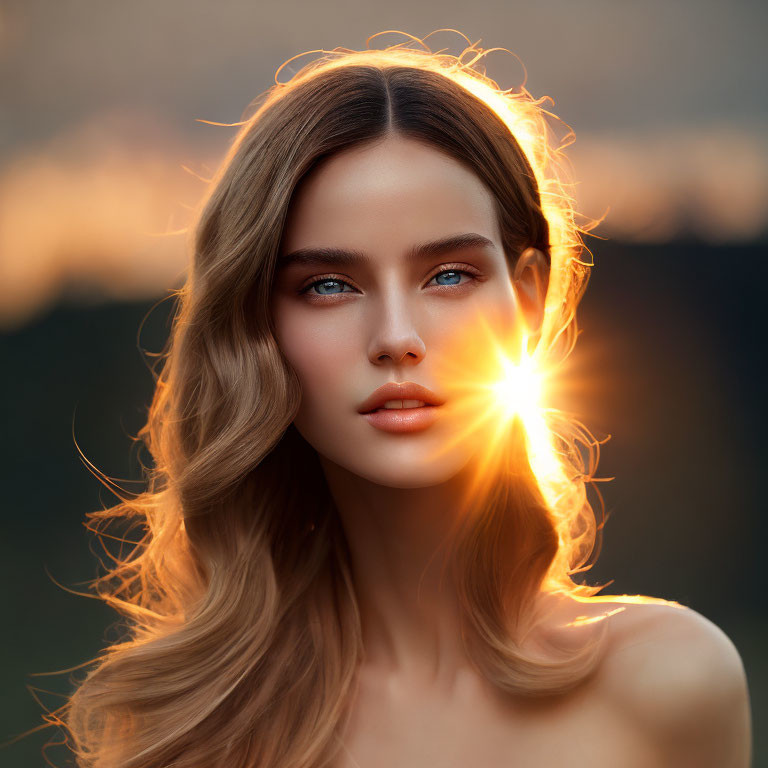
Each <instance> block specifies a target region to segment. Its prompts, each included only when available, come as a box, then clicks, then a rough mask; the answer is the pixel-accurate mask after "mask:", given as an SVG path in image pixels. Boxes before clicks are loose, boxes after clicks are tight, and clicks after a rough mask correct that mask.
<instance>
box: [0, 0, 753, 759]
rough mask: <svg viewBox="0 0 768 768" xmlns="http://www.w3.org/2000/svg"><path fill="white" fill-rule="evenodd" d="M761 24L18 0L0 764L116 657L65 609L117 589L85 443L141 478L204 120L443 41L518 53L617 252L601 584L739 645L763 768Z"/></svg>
mask: <svg viewBox="0 0 768 768" xmlns="http://www.w3.org/2000/svg"><path fill="white" fill-rule="evenodd" d="M766 22H768V6H766V5H765V4H764V3H761V2H758V0H735V1H734V2H731V3H728V4H725V3H719V2H714V1H713V0H678V2H675V3H668V2H661V1H660V0H646V2H643V3H631V2H629V1H628V0H627V1H626V2H616V1H615V2H606V1H605V0H582V2H579V3H575V2H572V1H569V0H540V1H539V2H537V3H535V4H534V3H522V2H514V1H512V0H507V1H506V2H499V0H476V2H475V3H473V4H472V6H471V7H470V5H469V4H466V3H459V2H455V0H441V1H440V2H437V0H425V2H422V3H418V4H417V3H412V2H405V0H390V2H387V3H377V4H373V3H369V2H366V1H365V0H363V1H361V0H355V2H352V1H351V0H326V1H324V2H297V1H296V0H283V1H282V2H281V3H279V4H277V3H273V2H235V1H234V0H219V1H218V2H216V3H213V2H208V3H206V2H201V1H200V0H184V1H183V2H182V0H164V2H162V3H159V2H156V1H153V2H149V1H147V0H134V1H133V2H131V3H120V2H115V1H112V2H110V1H105V2H95V1H91V2H84V1H82V0H79V1H78V0H70V1H69V2H55V1H54V0H49V1H48V2H42V0H23V1H22V0H2V1H1V2H0V95H1V97H2V98H1V101H0V330H1V332H2V336H1V337H0V365H2V371H3V375H2V377H1V378H0V387H1V388H2V390H1V396H0V408H2V426H3V437H4V439H3V441H2V446H1V447H0V468H1V469H0V471H1V472H2V473H3V477H2V487H3V489H4V490H3V502H2V503H3V517H2V525H3V536H2V544H1V546H2V551H1V555H0V567H1V568H2V574H1V575H2V580H1V583H2V588H3V591H4V606H5V615H6V616H7V617H8V618H7V621H6V624H5V626H6V629H5V630H4V631H3V632H2V635H1V636H2V655H1V656H0V659H1V660H0V675H1V676H2V677H1V680H2V685H1V686H0V691H1V692H0V716H1V717H0V721H1V723H2V727H1V728H0V740H2V741H3V742H6V741H8V740H10V739H11V738H12V737H14V736H16V735H17V734H19V733H21V732H23V731H25V730H27V729H29V728H32V727H34V726H35V725H36V724H38V723H39V722H40V714H41V712H42V711H44V710H46V709H54V708H56V707H58V706H60V705H61V704H62V703H63V698H62V697H63V696H64V695H66V693H67V692H68V691H69V690H70V685H69V681H68V674H66V673H65V674H61V675H52V676H47V675H46V676H36V675H37V674H38V673H46V672H53V671H55V670H61V669H66V668H69V667H74V666H76V665H78V664H82V663H84V662H86V661H88V660H89V659H91V658H92V657H93V656H94V655H95V654H96V653H97V652H98V651H99V649H100V648H102V647H103V646H104V645H106V644H107V643H108V642H109V641H111V640H114V638H111V637H110V634H109V628H110V625H111V624H112V622H113V621H115V619H116V618H117V616H116V615H115V614H112V613H110V612H109V611H107V610H106V609H105V608H104V607H103V606H102V605H101V604H100V603H99V602H97V601H96V600H89V599H86V598H84V597H79V596H76V595H74V594H72V593H71V592H68V591H67V589H70V590H78V591H82V590H84V589H85V587H84V586H83V582H85V581H86V580H88V579H91V578H93V577H94V576H96V575H97V574H98V573H99V572H100V570H99V563H98V559H97V555H98V554H101V555H102V556H103V553H102V552H101V550H100V548H99V547H98V545H97V543H94V542H93V540H92V539H91V538H90V535H89V534H88V532H87V531H86V530H85V529H84V527H83V523H84V521H85V517H84V516H85V513H86V512H88V511H92V510H96V509H99V508H101V507H102V506H107V505H112V504H113V503H114V502H115V501H116V499H115V498H114V497H113V496H110V495H109V494H108V493H107V492H106V491H105V490H104V489H103V487H102V486H101V485H100V484H99V482H98V481H97V480H96V479H95V478H94V477H93V476H92V475H91V474H90V473H89V471H88V469H87V468H86V466H85V465H84V463H83V461H82V460H81V458H80V457H79V456H78V451H77V446H79V448H80V449H81V450H82V451H83V453H84V455H85V456H86V457H87V459H88V460H89V461H91V462H93V464H94V465H95V466H96V467H97V468H98V469H99V470H101V471H103V472H105V473H106V474H107V475H109V476H111V477H113V478H121V479H126V480H134V481H136V480H139V479H140V478H141V473H140V463H139V452H138V450H137V448H136V446H134V445H133V444H132V442H131V439H130V438H131V436H132V435H135V434H136V432H137V431H138V429H139V428H140V426H141V425H142V424H143V420H144V417H145V415H146V408H147V405H148V403H149V399H150V396H151V392H152V377H151V375H150V373H149V370H148V368H147V364H148V361H147V359H146V352H156V351H159V350H160V348H161V347H162V344H163V341H164V339H165V337H166V335H167V333H168V328H169V325H168V321H169V313H170V310H171V308H172V307H171V302H170V301H168V300H166V301H162V299H163V298H164V297H166V296H167V295H168V292H169V291H170V290H171V289H173V288H176V287H178V286H179V285H181V283H182V282H183V279H184V274H185V269H186V258H187V252H186V250H185V248H186V244H185V235H184V228H185V227H186V225H187V223H188V221H189V215H190V210H191V208H192V207H193V206H194V205H195V204H196V203H197V202H198V200H199V199H200V197H201V195H202V193H203V191H204V189H205V179H207V178H210V177H211V176H212V175H213V173H214V171H215V169H216V167H217V165H218V163H219V162H220V161H221V159H222V158H223V156H224V154H225V152H226V150H227V148H228V146H229V142H230V140H231V139H232V137H234V135H235V131H236V128H232V127H223V126H214V125H211V124H209V123H207V122H201V121H210V122H219V123H234V122H237V121H238V120H240V119H241V118H242V117H243V115H244V113H245V111H246V109H247V107H248V105H249V103H250V102H251V101H252V100H253V99H255V98H256V97H257V96H258V95H259V94H261V93H262V92H263V91H265V90H266V89H267V88H268V87H270V85H272V84H273V83H274V77H275V72H276V70H277V68H278V67H279V66H280V65H281V64H282V63H283V62H284V61H286V60H287V59H289V58H291V57H292V56H295V55H296V54H299V53H302V52H306V51H311V50H314V49H319V48H324V49H333V48H335V47H337V46H344V47H348V48H365V46H366V38H368V37H369V36H370V35H373V34H376V33H378V32H382V31H386V30H400V31H402V32H406V33H408V34H410V35H414V36H416V37H419V38H424V37H425V36H427V35H429V33H431V32H433V30H438V29H442V28H449V29H454V30H458V31H460V32H461V33H463V34H464V35H466V36H467V38H469V41H470V42H477V41H481V42H480V45H481V46H482V47H483V48H493V47H501V48H506V49H508V50H509V51H512V52H513V53H514V54H515V55H516V56H517V57H519V59H518V58H515V56H512V55H510V54H508V53H503V52H496V53H492V54H490V56H489V57H488V58H487V59H486V71H487V74H488V75H489V76H491V77H493V78H494V79H495V80H497V82H498V83H499V85H501V86H502V87H511V86H514V85H520V84H521V83H522V82H523V79H524V77H525V73H524V70H523V67H522V66H521V62H522V64H524V65H525V69H526V70H527V80H526V81H525V84H526V87H527V88H528V90H529V91H530V92H531V93H532V94H533V95H534V96H535V97H540V96H545V95H546V96H549V97H550V98H551V100H552V101H551V102H550V103H549V104H548V105H547V108H548V109H550V111H552V112H554V113H555V114H556V115H558V116H559V117H560V118H562V119H563V120H564V121H565V122H566V123H567V124H568V125H569V126H570V127H571V128H572V129H573V131H574V133H575V137H576V139H575V142H574V143H573V145H572V146H571V147H569V149H568V152H567V153H568V155H569V157H570V159H571V162H572V165H573V168H574V174H575V179H576V180H577V181H578V185H577V187H576V193H575V194H576V198H577V205H578V209H579V210H580V211H581V212H582V213H583V214H584V215H586V216H587V217H590V218H599V217H602V216H603V215H605V219H604V221H603V223H602V224H601V225H600V226H599V227H598V228H597V230H595V234H598V235H600V238H602V239H597V238H595V237H588V238H587V239H586V242H587V245H588V247H589V248H590V250H591V251H592V253H593V256H594V262H595V268H594V269H593V272H592V278H591V281H590V284H589V287H588V289H587V292H586V295H585V298H584V299H583V302H582V305H581V322H580V327H581V328H582V333H581V336H580V338H579V342H578V344H577V346H576V351H575V352H574V354H573V360H574V363H573V365H574V371H577V372H578V375H579V376H580V377H581V378H580V381H582V382H583V384H584V386H582V387H581V388H580V395H579V401H578V402H579V408H580V412H581V415H582V420H583V421H584V423H585V424H586V425H587V426H588V427H589V428H590V429H591V430H592V431H593V433H594V434H595V435H596V436H598V437H605V436H607V435H610V439H609V440H607V442H606V443H605V444H604V445H602V446H601V454H600V463H599V465H598V472H597V474H598V476H600V477H610V478H613V479H612V480H611V481H610V482H605V483H601V484H600V486H599V488H600V491H601V492H602V494H603V496H604V499H605V506H606V510H607V511H608V513H609V519H608V522H607V524H606V527H605V536H604V541H603V548H602V552H601V553H600V557H599V560H598V562H597V565H596V566H595V567H594V568H593V569H592V570H591V571H590V572H589V573H588V574H587V576H586V580H587V581H588V582H589V583H603V582H606V581H611V580H612V582H611V584H610V585H609V586H608V587H607V588H606V589H605V590H604V591H605V593H614V594H647V595H653V596H658V597H664V598H667V599H671V600H676V601H678V602H681V603H683V604H685V605H688V606H690V607H692V608H693V609H695V610H697V611H699V612H700V613H702V614H703V615H704V616H706V617H707V618H709V619H710V620H712V621H713V622H715V623H716V624H717V625H718V626H720V627H721V628H722V629H723V630H724V631H725V632H726V633H727V634H728V635H729V637H730V638H731V639H732V640H733V642H734V643H735V645H736V647H737V648H738V650H739V652H740V653H741V656H742V659H743V660H744V664H745V668H746V671H747V676H748V680H749V685H750V693H751V698H752V707H753V718H754V732H755V734H754V735H755V762H754V765H755V766H757V767H760V766H768V737H767V736H766V728H765V723H766V718H767V717H768V661H767V660H766V648H768V612H767V611H766V602H765V595H766V586H768V585H766V577H765V569H764V568H763V567H762V562H763V558H764V555H763V556H761V555H760V553H759V550H760V548H761V546H762V544H764V542H765V541H766V539H767V538H768V530H766V521H765V520H766V516H765V512H766V504H765V496H764V494H763V493H762V491H763V487H762V484H763V482H764V481H765V479H764V478H765V472H764V466H765V463H766V459H767V458H768V456H767V454H766V441H765V439H764V437H763V435H764V434H765V427H766V423H765V422H766V419H765V409H764V408H763V394H764V388H765V384H764V382H765V377H764V371H763V366H762V365H761V363H760V360H761V358H762V357H763V356H764V350H765V345H764V342H763V332H764V322H763V308H764V305H765V299H764V291H765V285H766V277H767V274H766V273H767V272H768V267H767V266H766V264H767V262H766V256H768V252H767V248H766V246H767V244H768V130H766V129H767V127H768V99H767V98H766V88H765V83H766V81H767V79H768V59H767V58H766V55H765V41H766V32H768V24H767V23H766ZM404 39H405V38H404V37H403V35H397V34H387V35H383V36H381V37H378V38H376V40H374V41H372V42H371V47H385V46H386V45H389V44H393V43H396V42H402V41H403V40H404ZM426 42H427V44H428V45H429V47H430V48H431V49H433V50H436V49H440V48H446V49H448V52H450V53H455V54H456V53H459V52H460V51H461V50H462V49H463V48H464V47H465V46H466V44H467V43H466V41H465V40H464V39H463V38H461V37H460V36H459V35H458V34H456V33H455V32H453V33H450V32H440V33H438V34H435V35H432V36H431V37H430V38H428V39H427V41H426ZM310 58H312V56H311V55H310V56H307V57H302V58H300V59H298V60H297V61H296V62H295V63H293V64H291V65H289V66H288V67H287V68H286V69H285V70H283V72H282V73H281V76H280V79H281V80H287V79H288V78H289V77H290V75H291V74H292V73H293V72H295V71H296V70H297V69H298V67H299V66H300V65H301V64H302V63H305V62H306V61H308V60H309V59H310ZM761 349H762V350H763V352H760V350H761ZM75 441H76V443H77V445H76V443H75ZM144 460H145V461H146V460H147V457H146V455H145V456H144ZM125 487H127V488H129V489H132V490H138V487H137V485H136V484H133V485H130V484H127V485H126V486H125ZM593 504H595V505H596V506H597V504H598V502H597V501H596V500H595V499H593ZM60 738H61V734H60V733H56V732H55V731H54V730H53V729H48V730H45V731H42V732H37V733H33V734H32V735H30V736H27V737H26V738H24V739H22V740H21V741H18V742H16V743H13V744H11V745H10V746H7V747H5V749H3V750H1V751H0V753H1V754H0V763H2V765H4V766H13V767H14V768H15V767H16V766H19V767H23V768H27V767H30V768H32V767H37V766H43V765H45V759H44V757H43V754H42V753H41V747H42V745H43V744H44V743H45V742H46V741H49V740H51V739H53V740H60ZM47 754H48V756H49V759H51V760H53V761H54V762H55V763H56V764H58V765H67V764H69V763H68V762H67V761H66V753H65V752H64V751H62V750H60V749H57V748H54V749H50V750H49V751H48V753H47Z"/></svg>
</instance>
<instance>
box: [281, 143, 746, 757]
mask: <svg viewBox="0 0 768 768" xmlns="http://www.w3.org/2000/svg"><path fill="white" fill-rule="evenodd" d="M463 233H477V234H480V235H482V236H484V237H486V238H488V240H489V241H491V244H490V245H489V246H488V247H485V248H474V249H471V250H466V251H464V250H462V251H458V252H455V253H449V254H443V255H440V256H436V257H433V258H431V259H430V260H428V261H424V262H419V263H417V264H414V263H409V262H408V261H407V260H406V253H407V252H408V250H409V249H410V248H411V247H413V246H414V245H416V244H420V243H424V242H427V241H431V240H435V239H438V238H442V237H446V236H450V235H456V234H463ZM307 247H339V248H345V249H354V250H357V251H361V252H363V253H365V254H366V255H367V256H368V258H369V261H368V262H367V263H365V264H358V265H353V266H347V267H344V268H342V269H339V268H337V267H323V266H317V265H297V264H292V265H289V266H287V267H285V268H282V269H279V270H278V272H277V276H276V281H275V286H274V292H273V304H272V312H273V318H274V321H275V329H276V334H277V340H278V343H279V345H280V347H281V349H282V351H283V353H284V354H285V356H286V358H287V360H288V361H289V362H290V364H291V365H292V366H293V368H294V369H295V371H296V373H297V375H298V377H299V380H300V382H301V385H302V403H301V407H300V411H299V413H298V415H297V417H296V419H295V425H296V427H297V429H298V430H299V431H300V432H301V434H302V435H303V436H304V437H305V439H306V440H307V441H308V442H309V443H310V444H311V445H312V446H313V447H314V448H315V449H316V450H317V452H318V455H319V457H320V461H321V464H322V467H323V470H324V472H325V475H326V478H327V480H328V484H329V487H330V489H331V493H332V494H333V497H334V499H335V502H336V505H337V507H338V510H339V514H340V516H341V519H342V524H343V526H344V530H345V533H346V536H347V539H348V542H349V546H350V551H351V554H352V568H353V576H354V580H355V587H356V592H357V597H358V603H359V607H360V611H361V618H362V625H363V640H364V645H365V649H366V656H365V661H364V663H363V665H362V667H361V670H360V678H359V687H358V695H357V698H356V701H355V705H354V708H353V716H352V718H351V720H350V724H349V728H348V730H347V731H346V733H345V735H344V743H345V748H344V752H343V753H342V756H341V757H340V760H341V761H342V762H340V763H339V765H340V766H341V765H343V766H361V767H362V768H377V766H388V767H389V766H392V765H398V766H401V767H402V768H410V766H419V768H423V766H425V765H439V766H454V765H455V766H467V765H483V766H489V767H490V766H529V765H530V766H534V765H550V764H551V765H554V764H556V763H558V762H559V761H561V760H562V757H563V755H566V754H567V755H569V761H568V765H572V766H580V765H590V766H592V768H594V767H595V766H601V765H605V766H609V765H611V766H615V765H619V764H621V765H622V766H635V765H637V766H657V765H658V766H666V765H670V766H672V765H675V766H682V765H696V766H699V768H706V767H707V766H710V765H711V766H715V765H717V766H718V768H724V767H725V766H732V767H733V768H742V766H747V765H748V762H747V760H748V757H747V753H748V749H749V747H748V743H749V710H748V699H747V694H746V681H745V680H744V676H743V668H742V667H741V661H740V659H739V656H738V653H737V652H736V650H735V648H734V647H733V645H732V643H730V641H729V640H728V638H726V637H725V636H724V635H723V633H722V632H721V631H720V630H719V629H718V628H717V627H715V625H713V624H712V623H711V622H709V621H707V620H706V619H704V618H703V617H701V616H700V615H699V614H696V613H695V612H694V611H691V610H690V609H687V608H682V607H671V606H667V605H656V604H648V605H643V604H632V603H625V604H622V605H621V606H620V607H621V609H622V610H621V611H619V612H617V613H611V612H612V611H614V610H615V608H616V607H617V606H616V602H615V601H613V602H608V601H607V599H601V598H596V599H594V601H593V602H591V603H589V604H584V603H576V602H575V601H573V600H571V599H559V600H557V601H556V602H555V601H554V598H552V597H551V596H546V595H542V600H552V601H553V602H552V606H551V609H552V611H553V613H552V617H553V618H552V620H553V621H556V622H558V625H561V624H562V623H564V622H565V621H567V620H569V619H570V620H572V619H573V618H575V616H577V615H585V614H586V615H589V616H594V617H595V618H598V617H600V616H602V615H607V614H609V613H611V615H610V618H609V621H610V627H609V643H608V646H607V648H608V650H607V652H606V657H605V659H604V661H603V662H602V664H601V667H600V672H599V674H597V675H596V676H595V678H594V679H593V680H592V681H591V682H590V683H589V685H586V686H583V687H582V688H581V689H579V690H578V691H577V692H576V693H574V694H569V695H568V696H565V697H561V698H560V699H559V700H558V701H557V702H555V703H549V704H546V705H540V704H539V705H531V704H530V703H526V702H523V701H518V702H513V703H512V704H510V702H509V701H502V700H501V699H500V698H499V696H498V695H497V694H496V693H495V691H494V690H492V689H491V687H490V686H489V684H488V683H487V682H486V681H484V680H483V679H482V678H481V676H480V675H479V674H478V673H477V672H476V671H475V670H474V668H473V666H472V665H471V664H470V662H469V659H468V658H467V657H466V654H465V652H464V650H463V648H462V645H461V642H460V631H459V622H458V609H457V601H456V596H455V595H454V594H452V592H451V591H450V589H449V587H448V583H447V582H443V583H442V584H441V583H440V581H439V573H440V568H441V566H442V560H441V556H440V550H439V546H440V544H441V542H442V540H443V538H444V537H445V535H446V534H447V532H448V530H449V527H450V525H451V523H452V522H453V520H454V518H455V516H456V515H457V514H459V511H460V510H459V505H458V504H457V503H456V499H457V498H458V496H459V494H460V492H461V490H462V489H463V488H465V487H466V483H467V482H468V481H469V479H470V478H471V476H472V473H473V472H474V471H475V470H476V466H477V465H476V461H477V457H478V453H479V448H480V447H481V446H482V444H483V440H484V435H483V433H482V430H477V432H476V434H473V435H472V436H471V437H470V438H468V439H463V440H460V441H457V442H455V443H454V441H452V440H451V438H452V437H453V436H455V435H456V433H457V430H459V429H460V428H461V427H462V423H461V417H460V416H459V413H460V412H459V411H457V410H455V405H456V402H455V400H456V399H457V398H449V399H448V401H447V402H446V404H445V406H443V407H442V409H441V410H442V411H443V414H442V415H443V416H444V418H441V419H439V420H438V421H437V422H436V423H435V424H434V425H432V426H431V427H429V428H428V429H427V430H425V431H423V432H417V433H406V434H391V433H386V432H382V431H379V430H377V429H375V428H374V427H373V426H371V425H370V424H369V423H368V422H367V421H366V420H365V419H364V417H362V416H361V415H360V414H359V413H358V412H357V409H358V407H359V405H360V404H361V403H362V401H363V400H364V399H365V398H366V397H368V395H369V394H370V393H371V392H373V391H374V390H375V389H376V388H378V387H379V386H380V385H382V384H384V383H386V382H388V381H406V380H407V381H415V382H417V383H419V384H422V385H424V386H427V387H428V388H430V389H432V390H433V391H435V392H437V393H438V394H440V395H446V394H448V392H447V390H444V389H442V388H441V386H442V385H441V384H440V383H439V382H438V376H437V371H438V370H439V369H440V364H441V362H443V361H444V360H446V359H450V358H451V356H452V355H455V353H456V339H457V338H459V337H461V334H462V333H463V331H464V329H466V328H468V327H469V328H471V327H472V324H473V323H474V322H475V321H476V319H477V317H478V315H482V317H483V318H484V319H485V320H486V321H487V322H489V324H490V325H491V327H493V328H495V329H499V330H501V329H502V328H505V327H507V328H508V327H510V325H514V324H515V323H521V322H525V323H526V325H527V326H528V327H530V328H534V329H535V328H536V327H538V324H539V323H540V321H541V317H542V312H543V305H544V298H545V292H546V284H547V271H546V261H545V259H544V256H543V254H541V253H540V252H539V251H536V250H535V249H528V250H527V251H525V252H524V253H523V254H521V255H520V258H519V260H518V262H517V265H516V268H515V269H514V271H513V270H512V269H511V268H510V266H509V260H508V258H507V255H506V254H505V253H504V250H503V248H502V245H501V237H500V232H499V229H498V223H497V221H496V216H495V212H494V207H493V199H492V196H491V193H490V191H489V190H488V189H487V188H486V187H485V186H484V184H483V183H482V182H481V180H480V179H479V178H478V177H477V176H475V175H474V174H473V173H472V172H471V171H470V170H468V169H467V168H465V167H464V166H462V165H461V164H460V163H458V162H457V161H456V160H454V159H453V158H452V157H450V156H448V155H446V154H444V153H442V152H440V151H438V150H437V149H435V148H433V147H430V146H428V145H426V144H422V143H420V142H416V141H414V140H412V139H408V138H404V137H400V136H396V135H392V136H388V137H386V139H384V140H381V141H377V142H375V143H371V144H366V145H364V146H358V147H354V148H352V149H349V150H346V151H344V152H342V153H339V154H336V155H334V156H332V157H331V158H329V159H327V160H325V161H324V162H323V163H322V164H321V165H319V166H318V167H317V168H315V169H314V170H313V171H312V172H311V174H310V175H308V176H307V177H305V179H304V180H303V181H302V183H301V185H300V186H299V188H298V189H297V191H296V194H295V195H294V198H293V200H292V203H291V207H290V210H289V213H288V219H287V222H286V227H285V232H284V238H283V242H282V244H281V256H284V255H286V254H290V253H292V252H294V251H296V250H298V249H301V248H307ZM455 270H462V271H466V272H468V273H470V274H462V275H461V278H460V281H459V279H458V278H457V276H456V273H455ZM444 273H447V274H444ZM440 274H442V275H443V276H442V277H440V278H438V279H435V277H436V275H440ZM328 280H337V281H338V280H341V281H343V283H338V282H333V283H327V282H324V281H328ZM318 281H319V282H318ZM304 287H308V294H307V293H305V294H300V293H299V291H300V290H301V289H302V288H304ZM324 292H325V293H324ZM479 352H480V353H481V354H482V352H483V350H482V349H481V350H479ZM446 445H450V446H451V447H450V449H449V450H443V451H439V450H438V449H439V448H441V447H445V446H446ZM571 631H573V630H571ZM692 649H693V650H692ZM649 659H653V662H652V663H649V661H648V660H649ZM681 659H687V660H688V663H687V664H682V665H681V664H680V660H681ZM681 669H682V670H683V671H682V672H681ZM681 675H682V680H681V681H680V682H681V684H680V685H678V686H676V685H674V682H675V679H676V676H677V677H680V676H681ZM724 702H726V703H727V705H726V703H724ZM698 713H701V716H700V717H697V716H696V715H697V714H698ZM697 723H698V724H699V725H697ZM678 737H680V738H678ZM702 739H703V741H702ZM713 742H714V744H715V747H716V746H717V745H718V744H719V745H721V746H720V747H719V749H720V751H719V752H718V751H717V749H716V748H715V747H711V748H710V749H704V750H703V754H702V753H701V751H700V752H697V753H696V755H695V756H694V752H693V750H694V745H695V744H705V745H711V744H712V743H713ZM686 745H688V746H686ZM713 750H714V751H713ZM723 750H725V751H726V752H727V755H725V756H724V754H723ZM713 755H714V756H713ZM686 760H687V761H688V762H686ZM696 760H698V762H696ZM707 760H709V762H707ZM712 760H719V762H712Z"/></svg>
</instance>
